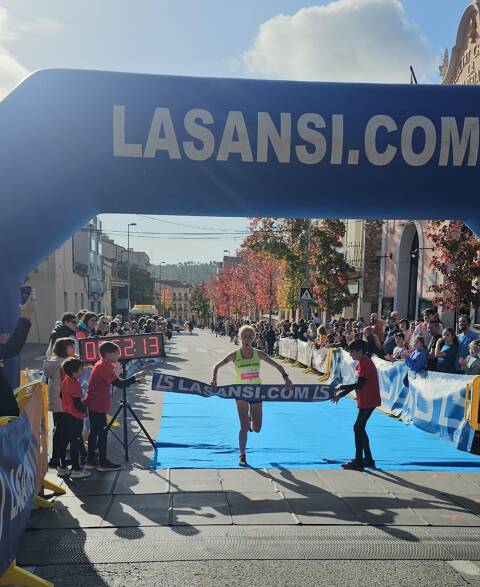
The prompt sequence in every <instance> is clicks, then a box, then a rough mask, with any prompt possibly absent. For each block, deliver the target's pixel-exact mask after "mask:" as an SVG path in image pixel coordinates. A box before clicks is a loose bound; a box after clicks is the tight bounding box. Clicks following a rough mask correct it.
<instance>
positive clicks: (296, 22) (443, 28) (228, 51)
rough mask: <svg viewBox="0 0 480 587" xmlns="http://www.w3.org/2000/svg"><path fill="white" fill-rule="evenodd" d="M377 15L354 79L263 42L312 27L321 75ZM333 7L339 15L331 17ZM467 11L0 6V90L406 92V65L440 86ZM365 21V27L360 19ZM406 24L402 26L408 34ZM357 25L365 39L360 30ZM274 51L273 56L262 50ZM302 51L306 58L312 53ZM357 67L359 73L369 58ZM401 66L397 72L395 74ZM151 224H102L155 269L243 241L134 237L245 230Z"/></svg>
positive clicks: (277, 2)
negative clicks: (92, 84)
mask: <svg viewBox="0 0 480 587" xmlns="http://www.w3.org/2000/svg"><path fill="white" fill-rule="evenodd" d="M375 3H376V4H384V5H385V7H386V8H388V11H389V12H388V14H387V16H388V15H389V16H391V17H392V18H391V19H390V20H389V21H388V23H387V18H386V19H385V21H384V22H383V21H382V20H379V21H378V22H376V23H375V22H372V23H370V24H371V26H372V27H373V28H372V30H374V32H375V35H376V39H377V42H380V43H381V45H382V46H383V47H386V48H387V51H386V55H385V58H384V60H383V61H382V62H380V61H379V62H378V63H377V62H375V60H374V59H373V60H372V59H370V62H371V69H368V67H367V68H366V69H365V71H358V68H357V69H356V70H355V71H353V70H352V72H350V71H349V69H348V66H349V63H348V61H342V60H341V59H340V58H339V61H338V62H336V61H335V55H333V56H332V55H328V64H329V65H330V64H331V70H329V71H327V70H326V68H325V64H323V69H322V67H321V66H319V68H320V69H321V71H318V72H317V71H312V67H311V66H309V67H310V69H308V68H305V64H304V63H303V60H302V59H300V60H299V62H298V63H297V64H295V68H294V69H293V70H292V69H290V70H289V69H288V65H287V64H286V63H285V57H284V56H283V57H282V55H281V50H282V47H281V46H279V45H275V44H274V43H275V39H274V40H273V41H271V38H272V35H271V33H272V31H273V32H275V30H276V29H277V30H278V26H279V24H280V26H281V27H282V30H281V33H282V35H283V37H282V38H284V36H285V35H287V39H289V41H288V42H290V43H293V45H294V46H296V45H297V41H300V39H302V41H303V37H304V36H305V35H303V36H302V27H304V26H306V23H308V22H310V23H313V26H314V27H316V26H317V25H318V31H319V34H318V36H319V38H318V39H316V42H315V47H314V48H313V47H312V51H313V50H315V51H318V62H319V63H321V57H322V55H323V54H325V53H326V50H327V49H329V47H330V46H331V45H332V44H335V42H338V41H339V39H340V41H339V42H340V43H346V44H349V43H350V42H352V40H353V39H354V40H355V42H356V43H357V42H358V38H361V37H362V35H364V37H365V38H366V39H367V40H368V41H370V40H371V38H372V32H371V31H369V30H363V31H362V30H358V28H359V27H360V28H361V27H362V26H363V25H361V24H360V25H359V24H358V23H361V22H362V21H361V20H360V19H359V18H358V17H355V18H356V19H357V20H354V19H353V16H352V15H353V14H354V13H355V8H356V7H358V6H360V5H365V6H366V5H369V10H370V9H371V10H372V14H377V16H378V14H379V13H378V11H377V13H375V12H374V8H375V7H374V6H373V5H374V4H375ZM333 4H337V8H340V7H341V8H343V10H339V11H335V10H334V7H333ZM468 4H469V2H468V0H441V1H438V0H402V2H401V5H402V6H403V12H402V13H401V14H400V16H399V14H398V10H397V9H398V6H399V5H400V0H335V2H329V1H327V0H323V1H322V0H317V1H316V2H305V1H300V0H256V1H254V0H244V1H243V2H234V1H231V0H204V1H200V0H197V1H195V0H171V1H168V2H167V1H165V0H137V1H136V2H133V1H132V0H100V1H97V2H88V3H87V2H84V1H82V0H68V1H66V0H0V90H2V88H3V90H4V92H5V91H8V89H9V85H8V84H12V83H13V81H16V82H18V79H19V78H20V79H21V77H23V76H24V75H25V74H28V72H30V71H33V70H35V69H40V68H45V67H72V68H93V69H107V70H119V71H134V72H148V73H168V74H187V75H207V76H235V77H237V76H252V75H253V76H256V77H261V76H264V77H278V76H279V73H278V72H279V71H280V72H281V75H283V76H284V77H293V76H295V75H297V73H298V76H299V77H300V78H303V79H336V77H337V76H338V75H340V76H341V75H343V76H344V79H351V80H352V81H358V79H362V80H363V79H364V80H365V81H378V80H385V81H392V80H391V79H390V77H389V76H390V75H395V76H397V77H396V78H394V81H396V80H398V81H403V77H402V76H403V75H404V73H403V72H404V71H405V82H408V72H407V69H408V68H406V66H405V64H406V63H408V61H409V60H411V61H413V62H414V63H413V64H414V66H415V67H416V69H417V73H418V75H419V77H421V78H422V79H423V81H426V82H429V83H437V82H438V81H439V78H438V75H437V71H438V70H437V69H436V67H437V65H438V64H439V62H440V56H441V55H442V53H443V51H444V50H445V48H447V47H448V48H449V49H451V47H452V45H453V44H454V42H455V36H456V32H457V26H458V23H459V20H460V17H461V15H462V13H463V11H464V9H465V8H466V6H467V5H468ZM319 6H323V7H328V9H329V12H327V11H323V12H322V11H318V10H317V11H315V9H313V10H312V11H306V12H305V13H304V17H303V19H299V18H296V19H293V18H284V19H283V20H279V19H278V18H277V19H275V17H277V16H278V15H280V14H284V15H286V17H288V16H293V15H295V14H296V13H298V11H299V10H301V9H303V8H309V7H310V8H311V7H319ZM400 10H401V6H400ZM365 15H367V17H368V13H367V12H365ZM397 17H398V18H397ZM372 18H373V17H372ZM315 19H316V20H315ZM404 21H408V22H407V24H405V23H404ZM363 22H365V21H363ZM366 22H367V25H366V26H367V29H368V26H369V25H368V18H367V19H366ZM402 23H403V24H402ZM262 25H263V28H261V27H262ZM314 30H316V29H315V28H314ZM261 31H263V33H261ZM267 33H269V35H267ZM262 34H264V37H265V38H267V39H268V42H266V41H265V38H264V37H262ZM296 34H297V35H298V38H296V37H295V35H296ZM382 34H383V35H384V36H383V38H382ZM271 42H272V43H273V45H272V44H269V43H271ZM288 42H287V49H286V50H288ZM322 42H323V43H324V45H323V46H322ZM396 42H397V44H395V43H396ZM406 45H411V54H408V52H407V53H405V55H403V49H404V48H405V49H406V47H405V46H406ZM363 46H364V45H362V44H361V43H360V44H359V45H357V47H360V49H357V50H360V51H361V50H362V47H363ZM398 47H400V50H399V49H398ZM388 48H390V51H391V53H388ZM304 50H305V51H307V52H308V51H309V47H308V46H306V47H305V49H304ZM377 52H378V51H377ZM277 53H278V59H277V63H272V62H271V60H270V57H271V55H274V56H275V55H277ZM382 53H384V51H382ZM399 53H402V54H399ZM397 57H398V59H397ZM2 58H3V59H2ZM402 59H403V61H402ZM365 61H368V53H366V60H365ZM399 63H400V65H401V69H398V70H397V69H396V68H397V67H399ZM2 68H3V71H2ZM354 76H357V78H355V77H354ZM358 76H359V77H358ZM362 76H363V77H362ZM399 76H400V77H399ZM159 219H160V220H164V221H167V222H159V221H156V220H150V219H147V218H145V217H140V216H119V215H103V217H102V220H103V223H104V228H105V229H107V230H108V229H112V230H115V231H123V230H125V229H126V225H127V223H128V222H137V227H135V228H134V229H133V230H132V233H133V238H132V240H131V243H132V245H133V246H134V247H135V248H136V249H138V250H145V251H146V252H147V253H148V254H150V255H151V257H152V260H153V261H154V262H159V261H161V260H163V261H167V262H176V261H186V260H190V259H192V260H199V261H206V260H210V259H221V257H222V255H223V251H224V250H225V249H226V250H229V251H232V252H233V251H234V250H235V248H236V247H237V246H238V245H239V244H240V242H241V237H238V236H237V237H236V238H233V237H230V236H229V238H215V239H214V240H207V238H206V237H204V238H202V239H201V240H184V239H183V238H182V240H170V239H171V236H172V235H163V236H162V238H156V239H148V238H141V236H140V235H138V236H137V237H135V231H143V232H149V231H151V232H170V233H172V232H188V231H190V233H194V232H198V233H201V232H217V233H219V231H220V230H236V231H238V230H244V229H245V227H246V225H247V220H246V219H238V218H237V219H213V218H184V217H181V218H180V217H176V218H169V217H159ZM171 222H178V223H179V224H183V225H188V226H177V225H175V224H170V223H171ZM193 226H195V227H200V228H192V227H193ZM201 227H204V230H202V228H201ZM212 229H214V230H212ZM219 235H220V233H219ZM142 236H143V235H142ZM158 236H159V237H160V236H161V235H158ZM178 236H179V237H180V236H182V237H183V236H184V235H178ZM190 236H195V235H193V234H190ZM167 239H168V240H167ZM115 240H116V241H117V242H119V243H121V244H125V240H126V239H125V237H124V236H123V235H121V234H117V235H115Z"/></svg>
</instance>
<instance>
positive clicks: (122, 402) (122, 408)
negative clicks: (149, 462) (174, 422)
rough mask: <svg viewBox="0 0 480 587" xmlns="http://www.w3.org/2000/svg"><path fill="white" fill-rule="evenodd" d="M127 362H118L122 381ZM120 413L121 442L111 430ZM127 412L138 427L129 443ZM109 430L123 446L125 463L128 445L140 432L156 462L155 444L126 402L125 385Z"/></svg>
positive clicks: (125, 372)
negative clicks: (121, 424) (121, 417)
mask: <svg viewBox="0 0 480 587" xmlns="http://www.w3.org/2000/svg"><path fill="white" fill-rule="evenodd" d="M129 362H130V360H129V359H120V360H119V363H120V364H121V365H122V379H126V378H127V364H128V363H129ZM122 411H123V440H122V439H120V438H119V437H118V436H117V435H116V434H115V432H114V431H113V430H112V429H111V428H112V426H113V423H114V422H115V421H116V420H117V419H118V416H119V414H120V412H122ZM128 412H130V415H131V416H132V418H133V419H134V420H135V422H136V423H137V424H138V425H139V427H140V430H139V431H138V432H137V433H136V434H135V436H134V437H133V438H132V440H131V441H130V442H129V441H128V426H127V424H128ZM109 430H110V432H111V433H112V434H113V436H115V438H116V439H117V440H118V442H119V443H120V444H121V445H122V446H123V450H124V455H125V461H126V462H128V460H129V459H128V449H129V448H130V445H131V444H132V442H133V441H134V440H135V439H136V438H137V436H139V434H140V432H143V434H144V435H145V437H146V439H147V440H148V442H149V443H150V444H151V445H152V447H153V449H154V451H155V454H154V460H153V462H154V463H156V462H157V454H158V446H157V443H156V442H155V440H153V438H152V437H151V436H150V434H149V433H148V432H147V430H146V429H145V426H144V425H143V424H142V422H141V420H140V418H139V417H138V416H137V414H136V413H135V411H134V410H133V408H132V406H131V405H130V403H129V402H128V399H127V386H126V385H125V384H124V385H122V399H121V400H120V405H119V406H118V408H117V410H116V412H115V413H114V414H113V416H112V419H111V420H110V422H109V423H108V426H107V432H108V431H109Z"/></svg>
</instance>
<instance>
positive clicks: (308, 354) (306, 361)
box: [297, 340, 315, 367]
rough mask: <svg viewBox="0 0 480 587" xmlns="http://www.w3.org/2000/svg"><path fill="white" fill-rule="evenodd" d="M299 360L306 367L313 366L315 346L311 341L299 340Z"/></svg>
mask: <svg viewBox="0 0 480 587" xmlns="http://www.w3.org/2000/svg"><path fill="white" fill-rule="evenodd" d="M297 342H298V345H297V361H298V362H299V363H301V364H302V365H305V367H311V365H312V355H313V349H314V348H315V347H314V346H313V344H312V343H311V342H303V341H301V340H299V341H297Z"/></svg>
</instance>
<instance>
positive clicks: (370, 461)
mask: <svg viewBox="0 0 480 587" xmlns="http://www.w3.org/2000/svg"><path fill="white" fill-rule="evenodd" d="M363 466H364V467H367V468H368V469H376V468H377V467H376V465H375V461H374V460H373V459H363Z"/></svg>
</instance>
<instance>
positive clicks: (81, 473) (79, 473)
mask: <svg viewBox="0 0 480 587" xmlns="http://www.w3.org/2000/svg"><path fill="white" fill-rule="evenodd" d="M90 475H91V472H90V471H84V470H83V469H80V470H79V471H76V470H73V469H72V472H71V473H70V479H85V477H90Z"/></svg>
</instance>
